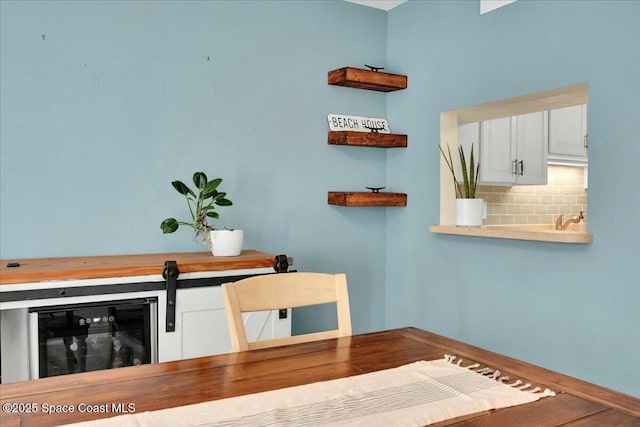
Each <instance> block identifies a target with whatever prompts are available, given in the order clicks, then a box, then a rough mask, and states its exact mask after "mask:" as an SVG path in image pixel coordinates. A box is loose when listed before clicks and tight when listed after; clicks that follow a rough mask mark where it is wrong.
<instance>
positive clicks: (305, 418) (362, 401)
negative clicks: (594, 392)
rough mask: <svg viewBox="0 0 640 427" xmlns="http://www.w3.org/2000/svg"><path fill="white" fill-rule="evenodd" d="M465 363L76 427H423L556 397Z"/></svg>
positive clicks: (431, 364)
mask: <svg viewBox="0 0 640 427" xmlns="http://www.w3.org/2000/svg"><path fill="white" fill-rule="evenodd" d="M462 364H463V360H462V359H459V358H457V357H455V356H451V355H445V356H444V359H441V360H433V361H420V362H415V363H411V364H408V365H404V366H400V367H398V368H393V369H387V370H383V371H377V372H372V373H369V374H363V375H357V376H353V377H348V378H341V379H337V380H331V381H324V382H319V383H313V384H307V385H302V386H297V387H289V388H285V389H280V390H273V391H267V392H262V393H255V394H250V395H245V396H238V397H233V398H228V399H222V400H216V401H211V402H204V403H198V404H194V405H187V406H181V407H178V408H170V409H163V410H159V411H153V412H144V413H140V414H129V415H122V416H117V417H114V418H109V419H103V420H96V421H92V422H88V423H80V424H74V426H80V425H86V426H91V427H97V426H112V425H113V426H125V427H126V426H149V427H151V426H154V427H155V426H172V427H181V426H184V427H187V426H189V427H193V426H199V427H205V426H212V427H213V426H216V427H219V426H224V427H237V426H251V427H255V426H292V427H294V426H295V427H302V426H314V427H315V426H363V427H364V426H366V427H370V426H386V425H393V426H424V425H428V424H432V423H436V422H439V421H444V420H448V419H452V418H456V417H460V416H463V415H469V414H473V413H476V412H482V411H487V410H490V409H498V408H505V407H509V406H515V405H521V404H524V403H529V402H534V401H536V400H538V399H540V398H543V397H546V396H555V393H554V392H553V391H551V390H549V389H542V388H540V387H534V386H532V385H531V384H530V383H524V382H523V381H522V380H519V379H516V380H511V379H509V378H508V377H505V376H502V375H501V373H500V371H498V370H494V369H491V368H488V367H482V366H480V365H479V364H477V363H476V364H472V365H470V366H466V367H463V366H462Z"/></svg>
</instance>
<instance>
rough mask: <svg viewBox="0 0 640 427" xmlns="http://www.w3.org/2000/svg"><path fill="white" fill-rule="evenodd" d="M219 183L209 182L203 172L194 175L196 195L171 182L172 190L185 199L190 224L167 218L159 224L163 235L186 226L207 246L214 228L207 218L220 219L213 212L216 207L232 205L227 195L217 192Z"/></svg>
mask: <svg viewBox="0 0 640 427" xmlns="http://www.w3.org/2000/svg"><path fill="white" fill-rule="evenodd" d="M221 182H222V178H216V179H214V180H212V181H209V180H208V178H207V175H205V173H204V172H196V173H194V174H193V183H194V184H195V186H196V189H197V191H198V194H197V195H196V193H195V192H194V191H193V190H191V188H189V187H188V186H187V185H185V184H184V183H183V182H182V181H173V182H171V185H172V186H173V188H175V189H176V191H177V192H178V193H180V194H182V195H183V196H184V197H185V198H186V199H187V205H188V206H189V212H190V213H191V222H187V221H178V220H177V219H175V218H167V219H165V220H164V221H162V223H161V224H160V229H161V230H162V232H163V233H165V234H167V233H173V232H174V231H176V230H177V229H178V227H179V226H181V225H188V226H189V227H192V228H193V229H194V231H195V238H196V239H197V238H201V239H202V240H203V241H204V242H205V243H207V244H209V230H213V229H214V227H212V226H210V225H209V224H208V221H207V220H208V218H213V219H218V218H220V215H219V214H218V212H216V211H215V209H216V206H231V205H232V204H233V203H232V202H231V200H229V199H227V193H224V192H221V191H218V186H219V185H220V183H221Z"/></svg>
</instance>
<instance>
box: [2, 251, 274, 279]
mask: <svg viewBox="0 0 640 427" xmlns="http://www.w3.org/2000/svg"><path fill="white" fill-rule="evenodd" d="M274 259H275V255H273V254H269V253H265V252H259V251H255V250H245V251H242V254H240V255H239V256H235V257H214V256H213V255H211V252H185V253H161V254H144V255H108V256H88V257H67V258H31V259H6V260H1V261H0V262H1V264H0V285H10V284H17V283H33V282H48V281H58V280H82V279H98V278H107V277H125V276H146V275H150V274H159V273H162V268H163V266H164V262H165V261H167V260H173V261H176V263H177V265H178V268H179V269H180V273H190V272H201V271H223V270H238V269H250V268H264V267H272V266H273V265H274ZM14 263H17V264H19V266H17V267H9V265H12V264H13V265H15V264H14Z"/></svg>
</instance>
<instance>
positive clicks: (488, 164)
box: [478, 117, 516, 184]
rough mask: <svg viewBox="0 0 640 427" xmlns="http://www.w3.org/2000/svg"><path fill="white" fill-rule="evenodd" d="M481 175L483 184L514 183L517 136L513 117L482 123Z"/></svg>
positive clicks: (480, 180)
mask: <svg viewBox="0 0 640 427" xmlns="http://www.w3.org/2000/svg"><path fill="white" fill-rule="evenodd" d="M480 130H481V140H480V177H479V178H478V181H479V182H480V183H483V184H514V183H515V181H516V176H515V174H514V171H515V169H514V168H515V163H514V162H515V160H516V145H515V143H516V137H515V126H514V121H513V120H512V119H511V117H504V118H501V119H495V120H486V121H484V122H482V123H481V124H480Z"/></svg>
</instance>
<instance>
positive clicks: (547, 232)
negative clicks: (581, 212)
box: [429, 224, 593, 244]
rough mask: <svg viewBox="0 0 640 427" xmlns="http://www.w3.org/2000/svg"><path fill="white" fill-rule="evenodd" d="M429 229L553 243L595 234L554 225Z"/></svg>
mask: <svg viewBox="0 0 640 427" xmlns="http://www.w3.org/2000/svg"><path fill="white" fill-rule="evenodd" d="M429 231H430V232H432V233H439V234H457V235H460V236H473V237H491V238H496V239H515V240H533V241H538V242H552V243H581V244H585V243H591V242H593V235H592V234H591V233H588V232H586V231H584V230H571V229H569V230H555V229H553V226H552V225H547V224H542V225H527V224H521V225H483V226H481V227H456V226H455V225H432V226H431V227H429Z"/></svg>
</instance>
